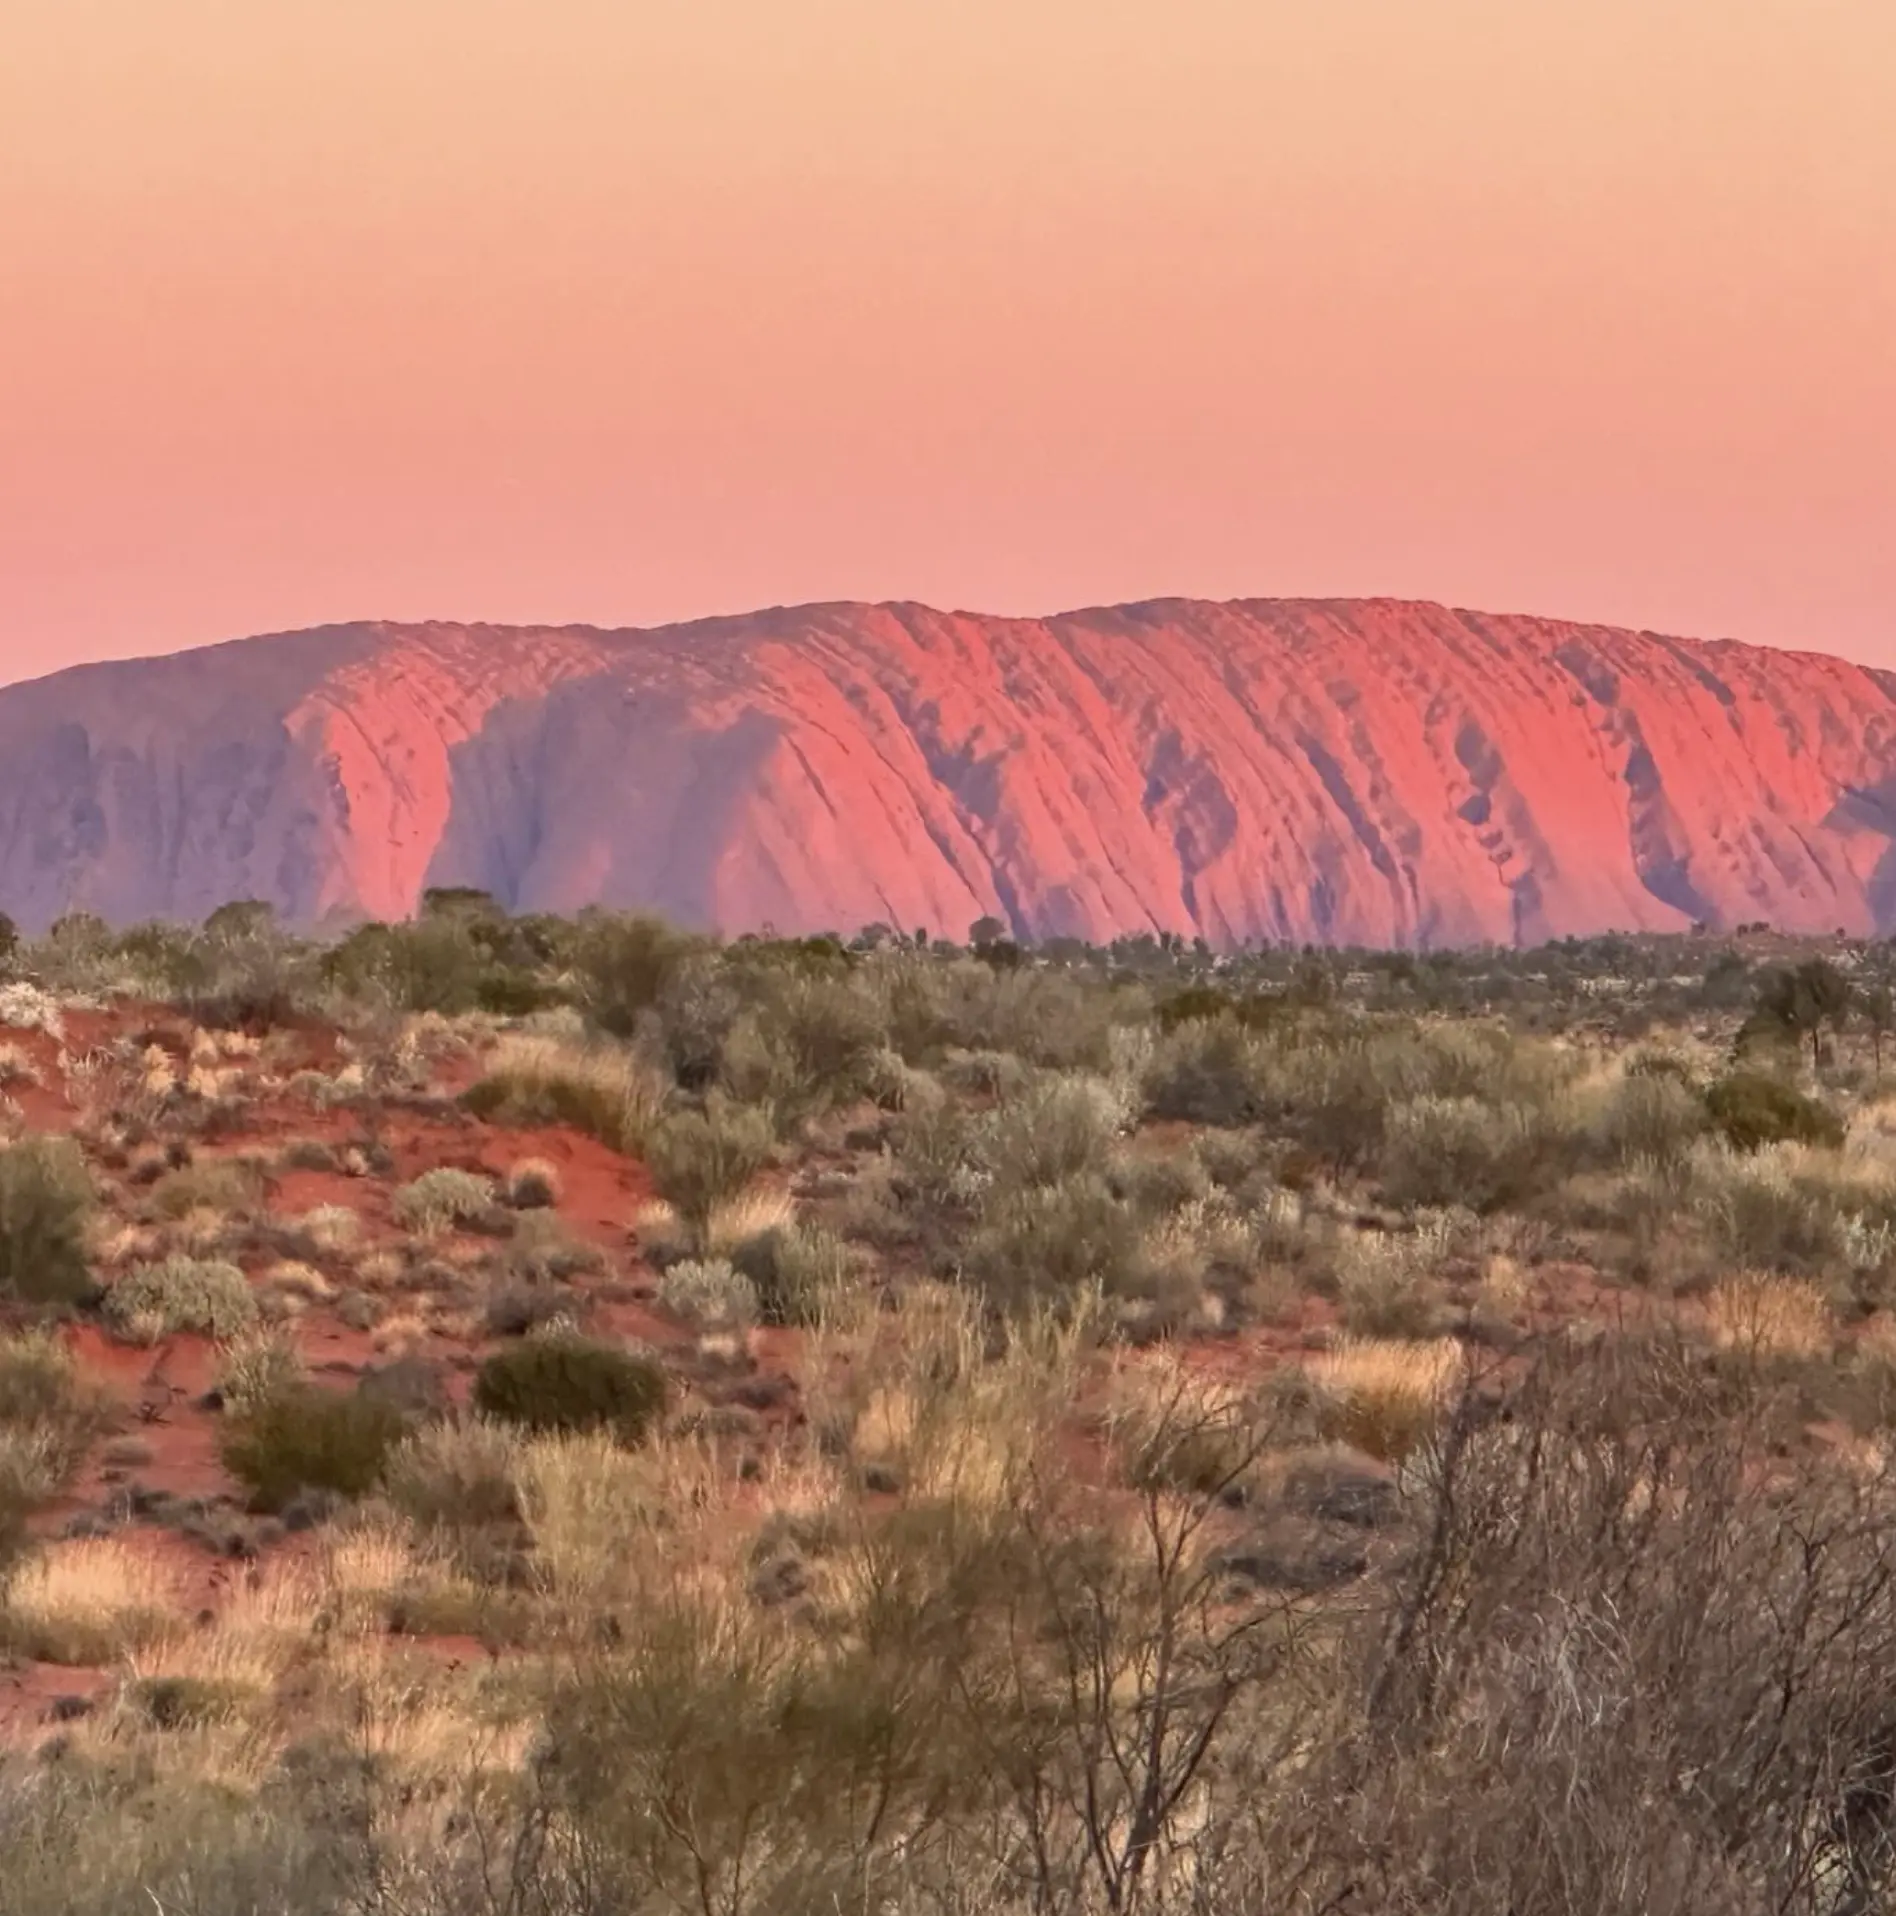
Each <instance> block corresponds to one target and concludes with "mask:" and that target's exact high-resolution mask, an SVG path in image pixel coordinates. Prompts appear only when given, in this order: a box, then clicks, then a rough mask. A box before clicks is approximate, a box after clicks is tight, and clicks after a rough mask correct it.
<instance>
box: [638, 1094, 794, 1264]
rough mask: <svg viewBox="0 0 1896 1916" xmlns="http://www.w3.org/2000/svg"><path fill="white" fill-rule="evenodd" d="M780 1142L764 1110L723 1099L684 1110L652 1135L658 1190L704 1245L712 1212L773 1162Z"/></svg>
mask: <svg viewBox="0 0 1896 1916" xmlns="http://www.w3.org/2000/svg"><path fill="white" fill-rule="evenodd" d="M774 1142H775V1139H774V1135H773V1133H772V1130H771V1125H770V1120H769V1119H768V1118H767V1117H766V1116H765V1115H764V1113H763V1112H761V1111H757V1110H753V1109H750V1108H748V1107H745V1106H742V1105H730V1104H726V1103H724V1102H722V1101H720V1100H713V1101H712V1102H711V1103H709V1104H707V1106H706V1107H705V1109H704V1110H703V1111H680V1112H678V1113H676V1114H674V1115H673V1116H672V1117H670V1118H667V1119H666V1120H665V1122H664V1123H663V1124H661V1125H660V1126H659V1127H658V1129H657V1130H656V1131H655V1132H654V1133H653V1135H652V1140H651V1144H650V1147H649V1155H648V1163H649V1165H650V1168H651V1173H652V1183H653V1186H654V1187H655V1188H656V1190H657V1192H658V1195H659V1196H660V1197H661V1198H663V1199H664V1200H665V1201H666V1203H668V1204H670V1205H671V1206H672V1208H673V1209H674V1210H675V1211H677V1213H678V1215H679V1217H680V1218H682V1219H683V1220H684V1222H685V1223H686V1225H687V1226H689V1227H690V1228H691V1229H692V1230H693V1231H695V1232H696V1233H697V1234H698V1236H699V1239H700V1241H702V1240H703V1237H704V1234H705V1233H706V1232H707V1231H708V1230H709V1228H710V1224H711V1214H712V1212H713V1211H714V1210H715V1209H716V1208H717V1207H718V1206H719V1205H720V1204H723V1203H727V1202H728V1201H729V1200H730V1199H732V1198H734V1197H736V1196H737V1194H738V1193H739V1192H740V1191H742V1190H743V1188H744V1187H745V1186H746V1185H747V1184H748V1183H749V1182H750V1181H751V1179H752V1178H754V1177H755V1176H756V1175H757V1174H758V1172H759V1171H761V1170H762V1169H763V1168H764V1166H765V1165H767V1164H768V1163H769V1162H770V1159H771V1153H772V1149H773V1146H774Z"/></svg>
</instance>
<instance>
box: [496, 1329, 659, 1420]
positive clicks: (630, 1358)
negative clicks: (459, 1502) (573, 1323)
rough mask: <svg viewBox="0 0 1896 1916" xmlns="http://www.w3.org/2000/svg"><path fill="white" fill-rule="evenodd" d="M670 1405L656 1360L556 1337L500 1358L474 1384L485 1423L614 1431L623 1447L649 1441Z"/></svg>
mask: <svg viewBox="0 0 1896 1916" xmlns="http://www.w3.org/2000/svg"><path fill="white" fill-rule="evenodd" d="M668 1397H669V1391H668V1388H667V1385H666V1381H665V1373H664V1371H663V1370H661V1369H660V1368H659V1366H658V1364H657V1363H656V1362H655V1361H654V1360H653V1359H651V1358H649V1357H643V1356H640V1355H638V1354H637V1353H635V1352H633V1351H629V1350H625V1349H623V1348H621V1347H620V1346H619V1345H617V1344H607V1343H602V1342H599V1341H598V1340H596V1339H593V1338H589V1337H580V1336H576V1335H572V1334H564V1333H557V1332H555V1333H549V1334H547V1335H545V1336H540V1337H532V1338H528V1339H527V1340H526V1341H525V1342H523V1343H520V1344H516V1345H514V1346H513V1347H512V1348H511V1349H508V1350H503V1351H496V1352H495V1353H494V1355H493V1356H491V1357H490V1358H488V1360H487V1361H486V1362H485V1363H484V1364H483V1365H482V1366H481V1368H480V1373H479V1375H478V1376H477V1377H476V1378H475V1380H474V1404H475V1408H476V1409H477V1410H479V1411H480V1412H481V1413H482V1414H483V1415H485V1416H488V1417H497V1418H499V1419H500V1420H501V1421H502V1422H503V1423H508V1424H519V1425H521V1426H523V1427H524V1428H526V1429H528V1430H535V1431H584V1430H608V1431H610V1432H612V1434H613V1435H614V1436H616V1437H617V1438H618V1439H619V1440H620V1441H621V1442H624V1443H637V1442H638V1441H639V1440H640V1439H641V1438H642V1437H643V1436H644V1435H645V1433H646V1431H647V1430H648V1429H649V1428H650V1427H651V1425H652V1424H653V1423H654V1422H656V1420H657V1419H658V1418H659V1417H660V1416H662V1415H663V1413H664V1410H665V1405H666V1402H667V1400H668Z"/></svg>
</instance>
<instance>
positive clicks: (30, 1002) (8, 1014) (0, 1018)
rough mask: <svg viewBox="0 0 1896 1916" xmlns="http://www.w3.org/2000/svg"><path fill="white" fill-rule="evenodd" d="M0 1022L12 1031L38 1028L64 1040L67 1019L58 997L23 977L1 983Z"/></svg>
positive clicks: (56, 1040)
mask: <svg viewBox="0 0 1896 1916" xmlns="http://www.w3.org/2000/svg"><path fill="white" fill-rule="evenodd" d="M0 1025H3V1026H6V1027H7V1028H8V1029H10V1030H13V1031H38V1032H41V1033H43V1034H44V1035H45V1036H46V1037H48V1038H51V1039H52V1040H53V1041H54V1043H56V1044H57V1043H63V1042H64V1040H65V1036H66V1021H65V1018H64V1016H63V1014H62V1013H61V1010H60V1004H59V1000H58V999H57V998H56V997H54V996H53V994H52V993H51V992H49V991H44V990H42V989H41V988H40V987H39V986H38V985H36V984H32V983H30V982H29V981H28V980H26V979H24V978H15V979H11V980H9V981H8V982H7V983H6V984H0Z"/></svg>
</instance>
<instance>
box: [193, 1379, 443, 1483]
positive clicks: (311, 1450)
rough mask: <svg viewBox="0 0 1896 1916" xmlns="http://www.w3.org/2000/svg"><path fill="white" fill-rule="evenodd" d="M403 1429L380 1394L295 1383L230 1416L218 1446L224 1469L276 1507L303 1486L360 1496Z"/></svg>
mask: <svg viewBox="0 0 1896 1916" xmlns="http://www.w3.org/2000/svg"><path fill="white" fill-rule="evenodd" d="M406 1430H407V1420H406V1419H405V1418H404V1417H403V1415H402V1413H401V1411H400V1410H399V1409H398V1408H397V1407H396V1406H395V1405H394V1404H392V1403H390V1402H389V1401H388V1400H387V1399H386V1398H383V1397H380V1396H377V1395H374V1394H370V1393H363V1394H358V1395H354V1396H344V1395H341V1394H339V1393H337V1392H334V1391H327V1390H322V1389H319V1388H318V1387H317V1386H315V1385H311V1384H304V1385H299V1386H296V1387H294V1388H292V1389H289V1390H285V1391H282V1392H280V1393H279V1394H278V1395H276V1396H274V1397H270V1398H266V1399H265V1400H264V1401H263V1402H262V1403H260V1404H258V1405H257V1406H256V1407H255V1408H254V1409H251V1410H249V1411H246V1412H245V1413H244V1414H243V1415H242V1416H241V1417H239V1418H236V1419H234V1420H233V1422H232V1423H231V1426H230V1428H229V1429H228V1430H227V1431H226V1432H225V1434H224V1440H223V1444H222V1446H221V1448H222V1451H223V1458H224V1468H225V1469H226V1470H228V1471H229V1472H230V1474H231V1475H232V1476H233V1477H235V1478H236V1479H237V1481H238V1482H239V1483H240V1484H242V1485H243V1486H244V1487H245V1489H247V1490H248V1491H249V1492H250V1496H251V1501H252V1503H254V1504H255V1505H256V1506H257V1507H258V1508H259V1509H261V1510H280V1509H281V1508H282V1507H283V1506H284V1505H285V1504H287V1503H288V1502H289V1501H290V1500H291V1499H292V1498H293V1497H295V1496H296V1495H297V1494H298V1492H300V1491H305V1490H327V1491H333V1492H334V1493H335V1494H336V1495H337V1496H341V1497H365V1496H367V1495H368V1493H369V1492H370V1491H371V1490H373V1489H374V1488H375V1487H376V1485H377V1483H379V1482H380V1481H381V1476H382V1468H383V1465H384V1464H385V1463H386V1462H387V1461H388V1456H389V1452H390V1451H391V1450H393V1448H394V1447H395V1445H396V1444H397V1443H398V1442H399V1441H400V1440H401V1438H402V1437H403V1436H404V1435H405V1433H406Z"/></svg>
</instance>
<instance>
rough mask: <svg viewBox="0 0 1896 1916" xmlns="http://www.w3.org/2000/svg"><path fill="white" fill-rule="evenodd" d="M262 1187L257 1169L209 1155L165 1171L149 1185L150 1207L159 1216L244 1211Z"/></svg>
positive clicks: (172, 1217)
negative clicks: (200, 1160) (198, 1161)
mask: <svg viewBox="0 0 1896 1916" xmlns="http://www.w3.org/2000/svg"><path fill="white" fill-rule="evenodd" d="M262 1190H263V1179H262V1177H261V1175H260V1174H259V1172H258V1171H257V1168H256V1167H255V1166H254V1165H251V1164H245V1163H240V1162H239V1161H237V1160H236V1159H233V1158H212V1159H208V1160H206V1161H205V1162H204V1163H201V1164H188V1165H184V1166H182V1167H180V1168H179V1169H178V1170H175V1171H169V1172H167V1173H166V1174H165V1175H164V1176H163V1177H161V1178H160V1179H159V1180H158V1182H157V1183H156V1184H155V1185H153V1186H152V1192H151V1206H152V1209H153V1211H154V1212H155V1213H156V1214H157V1215H158V1216H159V1217H163V1218H171V1219H174V1220H175V1219H178V1218H182V1217H188V1216H189V1215H190V1213H191V1212H193V1211H216V1212H218V1213H220V1214H223V1213H230V1212H241V1211H245V1210H248V1209H249V1208H250V1207H251V1206H252V1205H253V1204H255V1203H256V1201H257V1199H258V1197H259V1196H260V1195H261V1193H262Z"/></svg>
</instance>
